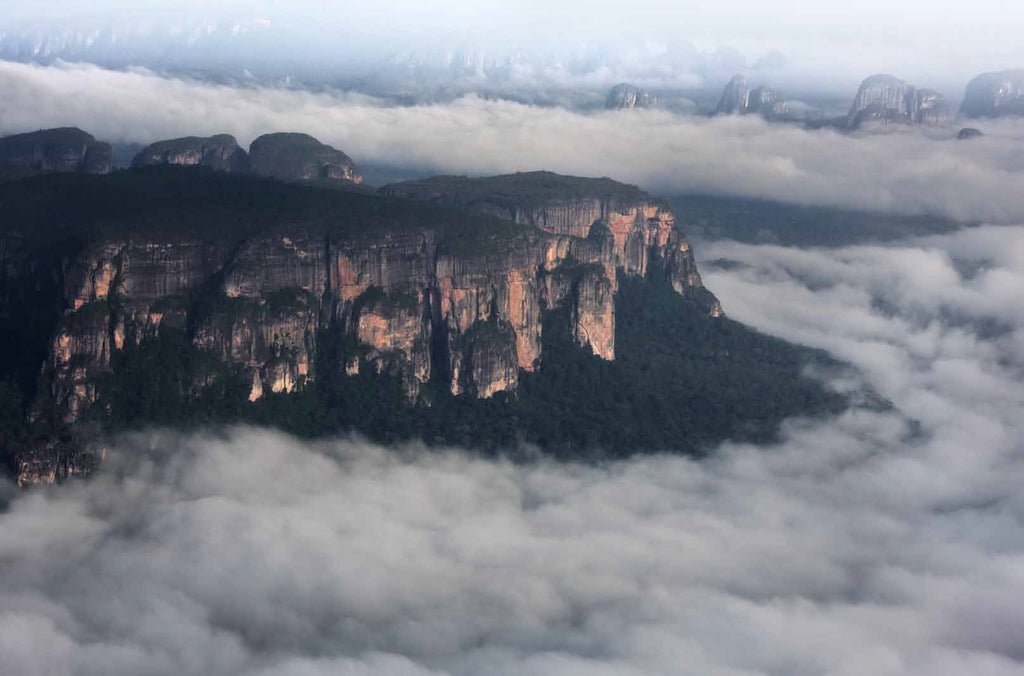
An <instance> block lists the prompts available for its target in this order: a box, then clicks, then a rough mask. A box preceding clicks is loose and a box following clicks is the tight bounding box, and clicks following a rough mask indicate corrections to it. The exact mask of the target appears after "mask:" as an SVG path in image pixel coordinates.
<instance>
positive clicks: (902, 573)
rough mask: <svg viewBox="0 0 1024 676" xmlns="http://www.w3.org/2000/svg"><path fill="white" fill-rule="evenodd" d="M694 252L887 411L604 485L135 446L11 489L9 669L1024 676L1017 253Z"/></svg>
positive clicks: (987, 230) (490, 463) (777, 331)
mask: <svg viewBox="0 0 1024 676" xmlns="http://www.w3.org/2000/svg"><path fill="white" fill-rule="evenodd" d="M697 251H698V254H699V255H700V256H701V261H700V262H701V265H702V269H703V271H704V277H705V281H706V283H707V284H708V285H709V287H710V288H712V289H713V290H714V291H715V293H716V294H718V295H719V296H720V297H721V299H722V301H723V303H724V304H725V306H726V307H727V308H729V311H730V314H731V316H733V317H734V318H736V319H738V320H741V321H744V322H747V323H749V324H751V325H753V326H755V327H757V328H759V329H761V330H763V331H766V332H768V333H771V334H774V335H778V336H781V337H784V338H787V339H789V340H795V341H800V342H803V343H806V344H808V345H813V346H817V347H822V348H825V349H828V350H830V351H832V352H833V353H834V354H836V355H838V356H840V357H842V358H844V359H848V360H849V361H850V362H851V363H852V364H854V365H855V366H856V367H857V368H858V371H859V373H860V374H861V375H860V376H859V377H860V378H862V379H863V382H866V383H867V384H869V385H870V386H871V387H873V388H875V389H876V390H877V391H878V393H879V394H880V395H882V396H883V397H885V398H887V399H889V400H890V401H891V402H892V408H891V409H890V410H879V409H878V407H877V406H875V407H869V408H855V409H853V410H851V411H849V412H847V413H846V414H844V415H842V416H840V417H838V418H835V419H831V420H825V421H820V420H819V421H808V420H792V421H790V422H789V423H788V424H787V426H786V428H785V430H784V433H783V438H782V440H781V441H780V442H779V443H777V444H773V445H769V446H763V447H757V446H750V445H737V444H726V445H724V446H722V447H721V448H720V449H718V451H717V452H716V453H715V454H713V455H712V456H711V457H710V458H708V459H706V460H703V461H693V460H688V459H685V458H682V457H677V456H672V455H670V454H665V455H655V456H651V457H644V458H637V459H634V460H631V461H627V462H619V463H612V464H607V465H600V466H584V465H576V464H556V463H547V462H537V463H531V464H526V465H513V464H510V463H507V462H503V461H496V460H485V459H481V458H480V457H479V456H477V455H476V454H474V453H473V452H472V450H471V449H440V450H435V451H428V450H426V449H423V448H419V447H417V446H415V445H412V446H406V447H402V448H397V449H396V448H390V449H385V448H381V447H377V446H374V445H371V444H368V443H365V442H363V441H361V440H359V439H356V438H352V439H329V440H323V441H320V442H308V441H300V440H298V439H295V438H292V437H289V436H286V435H283V434H280V433H277V432H273V431H268V430H259V429H252V428H232V429H226V430H214V431H210V432H205V433H192V434H188V435H183V434H179V433H176V432H174V431H170V430H164V431H149V432H145V433H137V434H134V435H128V436H124V437H121V438H119V439H118V440H116V441H115V442H114V443H112V444H111V447H110V453H111V455H110V456H109V458H108V462H107V463H106V464H105V466H104V467H103V468H101V470H100V473H99V474H98V475H97V476H94V477H93V478H92V479H90V480H89V481H87V482H75V483H72V484H69V485H65V486H62V487H53V488H41V489H37V490H32V491H30V492H23V493H22V492H16V491H15V489H14V488H13V487H6V488H5V489H4V490H5V491H6V497H8V498H9V499H10V500H11V503H10V508H9V509H8V510H6V511H4V512H3V513H0V561H2V562H3V571H4V574H3V575H2V576H0V656H2V658H3V664H4V665H5V667H6V668H7V669H9V670H10V671H11V673H18V674H31V675H34V674H67V675H75V676H78V675H83V676H84V675H89V676H92V675H98V674H103V675H104V676H120V675H122V674H124V675H129V674H139V673H146V674H154V675H162V674H167V675H169V676H170V675H173V676H192V675H195V676H207V675H208V674H213V673H215V674H221V675H225V676H232V675H235V674H239V675H241V674H244V675H246V676H250V675H260V676H263V675H267V676H269V675H270V674H274V675H275V676H282V675H284V676H318V675H320V674H324V675H326V674H332V675H335V674H343V675H363V674H366V675H369V674H389V675H390V674H399V675H404V676H427V675H431V676H436V675H439V674H457V675H470V674H473V675H477V674H487V675H490V674H495V675H511V674H523V673H529V674H538V675H540V676H547V675H558V676H572V675H574V674H587V675H588V676H593V675H594V674H598V675H604V674H607V675H611V674H615V675H616V676H620V675H623V674H625V675H627V676H629V675H631V674H688V675H691V674H692V675H698V674H699V675H701V676H718V675H728V676H741V675H743V676H747V675H749V676H752V675H753V674H765V673H770V674H778V675H780V676H790V675H792V676H803V675H807V674H815V675H829V676H832V675H835V676H840V675H841V676H854V675H857V676H859V675H862V674H873V675H876V676H897V675H899V676H909V675H912V674H913V675H922V676H924V675H927V676H961V675H962V674H982V675H984V676H1018V675H1019V674H1021V673H1024V651H1022V648H1021V646H1024V633H1022V632H1024V555H1022V553H1021V552H1022V551H1024V499H1022V497H1021V491H1020V485H1021V482H1022V481H1024V447H1022V445H1021V444H1022V442H1021V440H1022V439H1024V427H1022V425H1024V423H1022V420H1024V419H1022V417H1021V416H1020V411H1021V408H1022V406H1024V378H1022V377H1021V376H1022V373H1024V316H1022V315H1021V313H1020V298H1021V297H1022V296H1024V229H1022V228H1021V227H1001V228H1000V227H980V228H973V229H967V230H963V231H960V232H957V233H953V234H950V235H945V236H939V237H928V238H919V239H915V240H910V241H905V242H899V243H895V244H893V245H890V246H854V247H847V248H840V249H789V248H784V247H778V246H757V245H742V244H736V243H730V242H718V243H704V245H703V246H702V247H699V248H698V249H697ZM722 259H728V260H730V261H732V262H733V264H732V265H729V266H722V265H712V264H711V262H712V261H714V260H722ZM966 271H970V272H966ZM981 326H987V327H988V328H987V329H986V330H982V329H980V328H977V327H981ZM992 327H997V328H996V329H993V328H992ZM863 382H862V383H859V384H858V383H855V382H850V381H837V382H835V383H833V385H834V386H835V387H837V388H850V387H851V386H860V385H863ZM666 450H670V449H666Z"/></svg>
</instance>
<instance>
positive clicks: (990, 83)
mask: <svg viewBox="0 0 1024 676" xmlns="http://www.w3.org/2000/svg"><path fill="white" fill-rule="evenodd" d="M960 112H961V113H963V114H964V115H966V116H967V117H998V116H1000V115H1024V69H1021V68H1018V69H1014V70H1004V71H999V72H995V73H983V74H981V75H979V76H977V77H976V78H974V79H973V80H971V81H970V82H969V83H968V84H967V91H966V92H965V93H964V102H963V104H962V105H961V107H960Z"/></svg>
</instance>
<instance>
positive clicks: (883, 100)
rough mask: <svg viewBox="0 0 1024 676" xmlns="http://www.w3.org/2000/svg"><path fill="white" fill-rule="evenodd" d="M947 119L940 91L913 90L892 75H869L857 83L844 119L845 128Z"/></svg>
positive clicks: (910, 86)
mask: <svg viewBox="0 0 1024 676" xmlns="http://www.w3.org/2000/svg"><path fill="white" fill-rule="evenodd" d="M949 121H950V115H949V108H948V106H947V105H946V101H945V99H944V98H943V96H942V94H940V93H939V92H937V91H935V90H933V89H917V88H916V87H914V86H913V85H910V84H908V83H906V82H904V81H903V80H901V79H899V78H897V77H893V76H892V75H872V76H871V77H869V78H867V79H866V80H864V82H862V83H861V85H860V89H858V90H857V96H856V97H855V98H854V100H853V105H852V106H850V113H849V115H848V116H847V119H846V126H847V127H848V128H849V129H860V128H862V127H865V126H877V125H887V124H907V125H915V124H921V125H940V124H946V123H948V122H949Z"/></svg>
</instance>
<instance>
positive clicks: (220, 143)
mask: <svg viewBox="0 0 1024 676" xmlns="http://www.w3.org/2000/svg"><path fill="white" fill-rule="evenodd" d="M151 164H178V165H182V166H194V165H202V166H204V167H210V168H211V169H216V170H218V171H234V172H239V171H247V170H248V169H249V156H248V155H247V154H246V152H245V151H244V150H242V149H241V148H240V147H238V142H237V141H236V140H235V137H234V136H231V135H229V134H218V135H216V136H211V137H209V138H200V137H198V136H188V137H185V138H177V139H171V140H168V141H158V142H156V143H153V144H152V145H149V146H146V147H145V148H143V149H142V150H141V151H140V152H139V153H138V154H137V155H136V156H135V158H134V159H133V160H132V166H133V167H144V166H148V165H151Z"/></svg>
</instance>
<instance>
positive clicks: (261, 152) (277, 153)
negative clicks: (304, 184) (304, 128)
mask: <svg viewBox="0 0 1024 676" xmlns="http://www.w3.org/2000/svg"><path fill="white" fill-rule="evenodd" d="M249 169H250V171H252V172H253V173H254V174H260V175H262V176H271V177H273V178H278V179H281V180H283V181H315V180H325V179H326V180H345V181H352V182H353V183H361V182H362V180H363V176H362V174H360V173H359V170H358V169H356V165H355V163H354V162H353V161H352V159H351V158H350V157H349V156H348V155H346V154H345V153H343V152H341V151H340V150H336V149H334V148H332V147H331V146H328V145H324V144H323V143H320V141H318V140H316V139H315V138H313V137H312V136H309V135H308V134H290V133H277V134H264V135H263V136H260V137H259V138H257V139H256V140H255V141H253V142H252V145H250V146H249Z"/></svg>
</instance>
